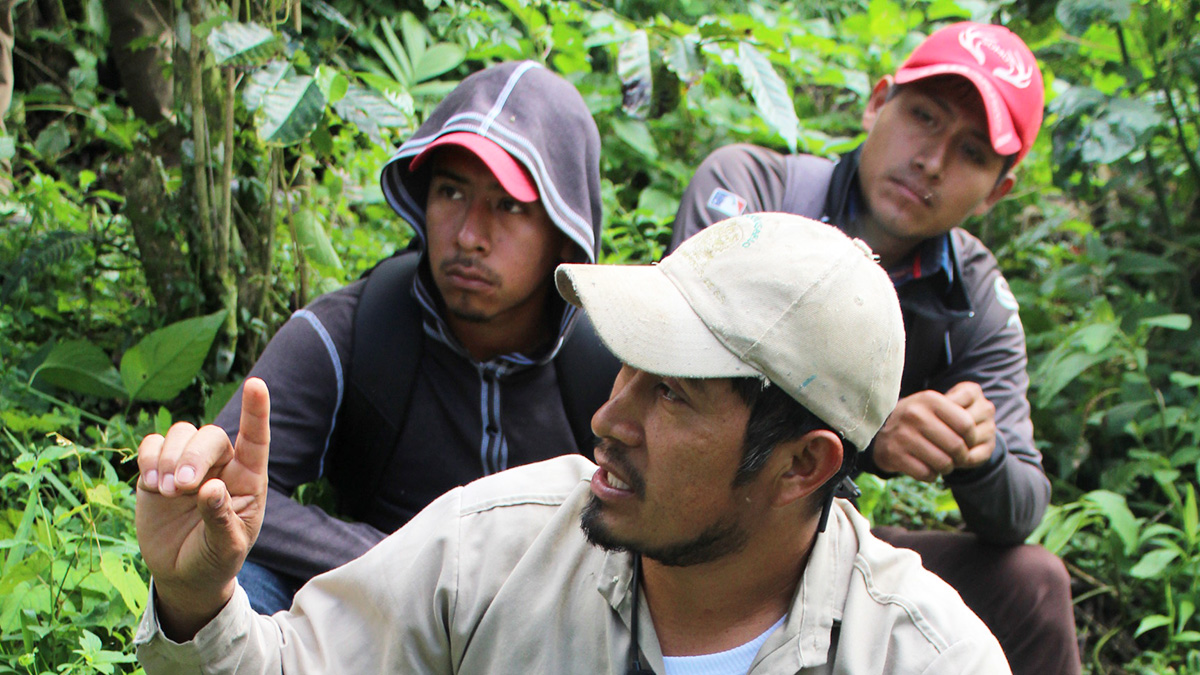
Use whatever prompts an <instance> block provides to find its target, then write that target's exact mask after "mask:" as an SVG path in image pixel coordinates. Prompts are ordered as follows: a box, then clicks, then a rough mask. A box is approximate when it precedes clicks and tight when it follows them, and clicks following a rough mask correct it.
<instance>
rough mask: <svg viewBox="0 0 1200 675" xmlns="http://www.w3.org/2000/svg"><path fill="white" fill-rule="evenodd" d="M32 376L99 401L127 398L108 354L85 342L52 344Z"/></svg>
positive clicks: (72, 341) (75, 341)
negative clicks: (99, 398)
mask: <svg viewBox="0 0 1200 675" xmlns="http://www.w3.org/2000/svg"><path fill="white" fill-rule="evenodd" d="M33 374H34V377H38V378H40V379H41V380H42V381H43V382H46V383H48V384H52V385H54V386H56V387H61V388H63V389H68V390H70V391H77V392H79V393H81V394H88V395H90V396H99V397H101V398H122V397H124V396H126V395H127V394H126V392H125V389H124V387H122V386H121V376H120V375H119V374H117V369H116V368H115V367H113V364H112V361H110V360H109V358H108V354H105V353H104V351H103V350H102V349H100V348H99V347H97V346H96V345H93V344H92V343H90V342H88V341H87V340H71V341H68V342H60V343H58V344H56V345H54V348H53V349H51V350H50V353H49V354H47V355H46V360H45V361H42V364H41V365H40V366H38V367H37V370H35V371H34V372H33Z"/></svg>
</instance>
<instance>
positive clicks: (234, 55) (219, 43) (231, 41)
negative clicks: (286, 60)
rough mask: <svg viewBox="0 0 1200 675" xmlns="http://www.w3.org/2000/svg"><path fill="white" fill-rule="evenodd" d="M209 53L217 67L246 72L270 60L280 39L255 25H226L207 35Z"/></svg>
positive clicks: (227, 23) (277, 47)
mask: <svg viewBox="0 0 1200 675" xmlns="http://www.w3.org/2000/svg"><path fill="white" fill-rule="evenodd" d="M208 50H209V51H210V52H211V53H212V55H213V59H214V60H215V61H216V62H217V65H218V66H235V67H239V68H247V67H251V66H257V65H261V64H263V63H266V62H267V61H269V60H271V57H273V56H274V55H275V54H276V53H277V52H278V51H279V36H278V35H276V34H275V33H273V32H271V30H270V29H269V28H264V27H263V26H260V25H258V24H256V23H237V22H234V21H227V22H225V23H223V24H221V25H220V26H217V28H216V29H215V30H213V32H211V33H209V34H208Z"/></svg>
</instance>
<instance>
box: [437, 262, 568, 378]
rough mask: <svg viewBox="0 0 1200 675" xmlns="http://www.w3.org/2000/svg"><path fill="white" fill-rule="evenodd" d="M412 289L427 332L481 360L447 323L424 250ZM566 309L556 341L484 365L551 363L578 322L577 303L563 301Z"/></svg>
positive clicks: (464, 354) (466, 356)
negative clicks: (528, 352) (526, 352)
mask: <svg viewBox="0 0 1200 675" xmlns="http://www.w3.org/2000/svg"><path fill="white" fill-rule="evenodd" d="M413 293H414V294H416V296H417V302H418V303H420V305H421V314H422V315H423V317H424V326H423V327H424V329H425V334H426V335H428V336H429V337H430V338H432V339H434V340H437V341H438V342H440V343H442V344H443V345H445V346H446V347H448V348H449V349H450V350H452V351H453V352H454V353H455V354H458V355H459V356H461V357H463V358H464V359H466V360H468V361H470V362H471V363H476V364H478V363H479V362H477V361H475V359H474V358H472V357H471V353H470V352H468V351H467V348H466V347H464V346H463V345H462V343H461V342H459V340H458V338H457V337H455V336H454V333H453V332H452V331H451V330H450V325H449V324H447V323H446V320H445V318H444V317H443V316H442V312H441V310H440V309H439V303H438V295H437V286H436V285H435V284H434V283H433V277H432V275H431V274H430V273H429V265H428V263H427V262H426V258H425V251H424V250H422V251H421V264H420V266H419V267H418V268H417V276H416V277H415V278H414V279H413ZM562 304H563V305H564V306H565V309H564V311H563V314H562V318H561V319H560V320H559V324H558V335H557V336H556V337H555V339H554V343H553V344H552V345H550V346H549V347H548V348H543V349H541V350H539V351H537V352H536V353H534V354H532V355H528V354H525V353H522V352H510V353H508V354H501V355H499V356H496V357H493V358H492V359H490V360H489V361H486V362H483V364H481V365H491V366H494V367H495V368H497V369H499V371H500V372H502V373H506V372H512V371H514V370H519V369H523V368H528V367H531V366H540V365H545V364H547V363H550V362H551V361H553V360H554V357H555V356H557V355H558V350H559V349H561V348H562V346H563V343H564V342H566V339H567V335H569V334H570V329H571V326H572V325H574V323H575V315H576V313H577V311H578V308H576V307H575V306H574V305H571V304H570V303H567V302H565V301H564V302H563V303H562Z"/></svg>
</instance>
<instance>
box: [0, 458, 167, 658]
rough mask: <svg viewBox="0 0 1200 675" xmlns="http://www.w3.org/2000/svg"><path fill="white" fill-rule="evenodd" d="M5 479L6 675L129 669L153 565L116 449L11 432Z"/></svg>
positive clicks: (0, 579)
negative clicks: (136, 526) (141, 548)
mask: <svg viewBox="0 0 1200 675" xmlns="http://www.w3.org/2000/svg"><path fill="white" fill-rule="evenodd" d="M8 442H10V443H12V445H13V447H14V449H16V450H17V451H18V452H19V454H18V455H17V457H16V458H15V460H14V461H13V463H12V470H10V471H9V472H7V473H6V474H5V475H4V476H3V477H2V478H0V496H2V497H3V501H2V502H0V503H2V504H3V509H2V510H0V555H2V556H3V566H2V567H0V672H11V673H41V672H57V673H81V674H82V673H114V672H131V671H132V668H133V667H134V665H135V664H134V662H133V661H134V657H133V654H132V652H131V650H130V646H131V642H132V639H133V630H134V628H135V626H136V622H137V617H138V615H139V614H140V613H141V611H142V609H143V607H144V606H145V602H146V590H147V587H146V582H145V569H144V567H143V566H142V563H141V559H140V557H139V556H138V548H137V540H136V538H135V537H134V533H133V531H132V528H131V527H130V523H131V520H132V518H133V505H134V495H133V490H132V488H131V487H130V485H129V484H128V483H127V482H126V481H124V480H122V479H121V478H120V477H119V475H118V471H117V468H116V466H115V465H114V462H118V463H119V461H120V456H119V455H118V454H117V453H116V452H115V451H113V450H98V449H91V448H84V447H80V446H77V445H75V444H73V443H71V442H70V441H67V440H66V439H63V438H62V437H55V438H52V439H51V440H50V442H49V443H48V444H47V445H45V446H44V447H35V446H26V445H23V444H20V443H18V442H16V440H15V439H14V438H13V437H12V436H11V435H10V436H9V437H8Z"/></svg>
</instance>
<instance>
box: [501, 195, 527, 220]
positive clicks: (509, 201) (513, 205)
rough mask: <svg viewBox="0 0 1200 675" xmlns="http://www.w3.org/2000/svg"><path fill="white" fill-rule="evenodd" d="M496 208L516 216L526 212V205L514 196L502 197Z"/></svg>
mask: <svg viewBox="0 0 1200 675" xmlns="http://www.w3.org/2000/svg"><path fill="white" fill-rule="evenodd" d="M496 208H497V209H499V210H500V211H502V212H504V213H508V214H511V215H514V216H519V215H521V214H523V213H525V205H524V204H523V203H521V202H519V201H517V200H516V199H513V198H512V197H502V198H501V199H500V201H499V202H497V204H496Z"/></svg>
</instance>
